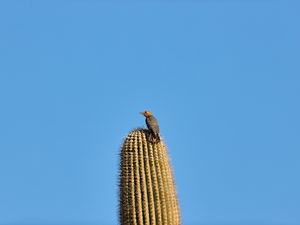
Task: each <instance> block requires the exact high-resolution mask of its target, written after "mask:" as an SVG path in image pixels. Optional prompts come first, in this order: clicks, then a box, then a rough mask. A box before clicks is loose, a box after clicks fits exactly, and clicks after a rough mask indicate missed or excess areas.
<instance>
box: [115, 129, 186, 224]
mask: <svg viewBox="0 0 300 225" xmlns="http://www.w3.org/2000/svg"><path fill="white" fill-rule="evenodd" d="M149 132H150V131H149V130H147V129H136V130H133V131H131V132H130V133H129V134H128V136H127V137H126V139H125V141H124V143H123V146H122V149H121V154H120V157H121V165H120V199H119V201H120V202H119V204H120V208H119V213H120V218H119V219H120V224H121V225H180V224H181V222H180V211H179V205H178V200H177V196H176V190H175V185H174V179H173V174H172V169H171V166H170V162H169V157H168V153H167V149H166V146H165V144H164V142H163V140H162V139H161V140H160V141H159V142H158V143H153V142H151V141H149V140H148V138H147V137H148V135H149Z"/></svg>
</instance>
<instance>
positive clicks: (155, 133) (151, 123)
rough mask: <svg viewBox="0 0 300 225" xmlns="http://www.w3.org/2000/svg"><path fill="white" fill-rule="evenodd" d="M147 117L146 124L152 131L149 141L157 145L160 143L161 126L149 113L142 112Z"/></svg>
mask: <svg viewBox="0 0 300 225" xmlns="http://www.w3.org/2000/svg"><path fill="white" fill-rule="evenodd" d="M141 114H142V115H144V116H145V117H146V124H147V127H148V129H149V131H150V136H149V141H151V142H152V143H157V142H159V141H160V137H159V125H158V121H157V119H156V118H155V117H154V116H153V115H152V114H151V112H149V111H147V110H146V111H144V112H141Z"/></svg>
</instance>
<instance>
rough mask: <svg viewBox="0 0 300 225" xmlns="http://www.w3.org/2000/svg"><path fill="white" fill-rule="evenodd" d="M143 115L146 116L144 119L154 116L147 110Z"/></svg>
mask: <svg viewBox="0 0 300 225" xmlns="http://www.w3.org/2000/svg"><path fill="white" fill-rule="evenodd" d="M141 114H142V115H144V117H149V116H152V114H151V112H150V111H147V110H145V111H144V112H141Z"/></svg>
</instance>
